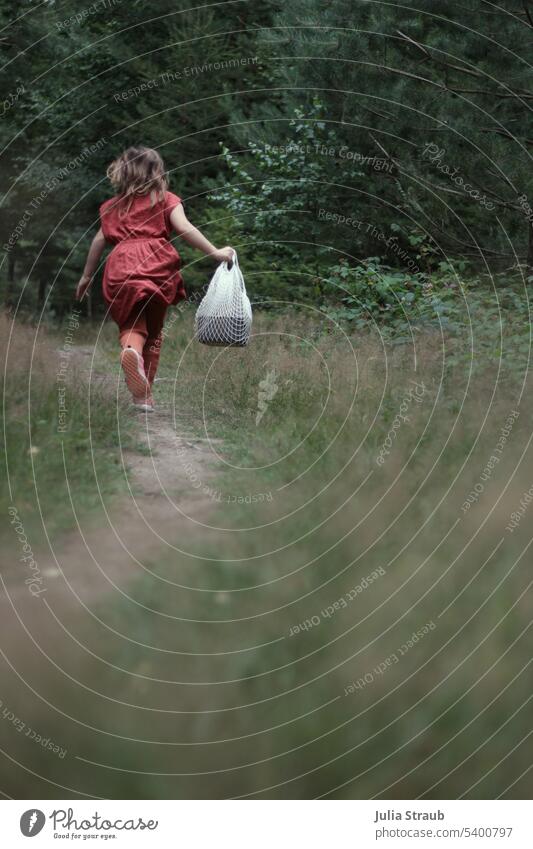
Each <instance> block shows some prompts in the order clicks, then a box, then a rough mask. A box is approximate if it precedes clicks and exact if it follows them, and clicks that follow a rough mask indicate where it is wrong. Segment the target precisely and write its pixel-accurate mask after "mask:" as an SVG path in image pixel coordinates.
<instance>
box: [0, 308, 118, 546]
mask: <svg viewBox="0 0 533 849" xmlns="http://www.w3.org/2000/svg"><path fill="white" fill-rule="evenodd" d="M1 323H2V327H1V332H2V338H3V340H4V351H3V357H2V359H3V362H4V363H5V365H6V377H5V379H3V381H2V396H3V399H4V410H5V417H4V425H3V427H4V429H3V434H4V438H5V444H4V451H3V452H2V468H1V469H0V476H1V481H2V484H1V487H2V489H1V502H2V510H3V511H4V512H5V511H6V510H7V508H8V506H9V505H10V504H14V505H15V506H16V507H17V509H18V511H19V513H20V514H21V516H22V515H23V520H24V524H25V527H26V529H27V530H28V531H31V530H33V531H34V532H36V533H37V532H38V531H39V529H40V528H41V525H42V524H44V525H45V526H46V528H47V530H48V531H49V532H50V533H55V532H58V531H64V530H66V529H68V528H70V527H73V526H74V525H75V522H76V517H75V513H74V510H75V511H76V512H79V513H80V514H82V513H87V512H90V511H91V510H94V509H95V508H96V507H97V506H98V505H99V504H100V497H101V495H102V496H106V495H110V496H112V495H114V494H118V493H119V492H125V491H126V487H125V486H124V485H123V481H122V478H121V476H120V475H117V471H118V470H119V469H120V453H119V447H120V445H122V447H127V446H128V445H129V444H130V443H131V440H132V434H131V426H130V424H129V423H128V417H127V416H124V415H123V412H124V410H125V406H124V403H123V402H122V401H119V402H118V404H117V401H116V399H115V398H114V397H113V395H112V392H110V390H109V388H107V387H104V385H103V382H102V380H101V378H96V379H95V378H94V376H93V379H92V380H90V379H89V375H88V373H87V369H88V364H89V363H90V357H89V358H88V360H87V365H86V361H85V360H84V359H83V358H82V359H80V358H79V357H77V356H76V353H75V352H74V353H71V354H70V356H69V357H68V358H67V359H64V360H62V359H61V357H60V354H59V349H60V348H61V347H62V346H63V345H64V337H65V332H63V333H61V332H60V331H57V332H55V333H47V332H46V331H45V330H44V329H43V328H41V329H39V330H38V329H37V328H35V327H32V326H31V325H21V324H18V323H17V324H15V325H14V327H13V330H12V324H11V321H10V319H9V318H8V317H7V316H2V318H1ZM76 341H78V340H76ZM62 363H66V367H65V368H64V370H63V371H62V372H61V371H60V370H61V366H62ZM58 375H59V376H58ZM119 422H120V428H119V427H118V423H119ZM99 490H100V492H99ZM100 494H101V495H100ZM71 499H72V502H73V504H72V503H71ZM73 506H74V510H73ZM4 534H5V535H6V537H7V538H8V539H9V538H10V537H8V534H10V531H9V530H7V532H6V531H5V530H4Z"/></svg>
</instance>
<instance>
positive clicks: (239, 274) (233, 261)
mask: <svg viewBox="0 0 533 849" xmlns="http://www.w3.org/2000/svg"><path fill="white" fill-rule="evenodd" d="M231 262H232V265H234V266H235V268H236V269H237V274H238V277H239V283H240V284H241V292H244V291H245V288H244V277H243V276H242V273H241V269H240V267H239V260H238V259H237V251H236V250H234V251H233V259H232V261H231ZM223 264H224V265H225V266H226V271H230V267H229V265H228V263H227V262H224V263H223Z"/></svg>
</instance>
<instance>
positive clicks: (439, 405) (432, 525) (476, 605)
mask: <svg viewBox="0 0 533 849" xmlns="http://www.w3.org/2000/svg"><path fill="white" fill-rule="evenodd" d="M255 331H256V336H255V338H254V340H253V342H252V344H251V346H250V348H249V349H247V350H244V351H241V350H234V349H232V350H219V349H212V350H211V349H203V348H200V347H199V346H197V345H194V344H189V343H190V338H191V317H190V316H189V315H187V314H185V315H184V317H182V318H179V319H178V320H177V321H176V322H175V323H174V324H173V325H172V327H171V328H169V333H168V338H167V340H166V349H165V354H164V362H163V366H162V371H161V377H162V378H163V380H162V381H161V382H160V383H159V384H158V385H157V395H158V398H159V401H160V402H166V403H169V404H170V405H171V410H172V412H173V415H174V416H175V419H174V421H175V426H176V429H177V432H178V434H179V433H180V428H184V427H185V425H187V428H191V427H192V428H194V429H196V431H197V433H198V434H200V435H202V434H203V437H204V438H213V440H214V441H213V450H214V451H217V452H218V451H220V452H221V456H220V460H219V461H218V462H219V463H220V462H221V463H222V466H221V467H220V466H219V468H220V469H221V470H220V471H219V472H218V475H217V477H216V478H215V479H214V480H213V479H210V480H208V481H203V480H202V478H201V472H200V473H199V476H198V474H197V475H196V478H195V479H194V478H193V475H194V474H195V472H194V469H193V471H192V472H190V474H191V488H193V487H197V486H198V481H199V482H200V486H202V487H205V498H206V499H207V500H209V501H210V502H211V504H212V514H211V518H210V521H209V524H208V525H206V524H205V522H204V523H203V524H195V523H194V522H192V521H191V522H190V523H189V525H188V531H187V534H186V535H185V536H184V535H183V534H181V535H180V536H179V537H178V536H177V538H176V539H174V540H171V542H172V543H173V544H174V545H175V547H176V548H175V550H174V551H173V552H172V555H169V551H168V547H163V546H162V547H161V551H160V553H159V556H157V554H155V555H154V558H153V561H152V562H151V563H150V567H151V568H152V569H153V570H154V571H155V572H156V574H157V575H158V578H159V580H154V579H143V580H142V581H140V582H138V583H136V584H135V585H134V586H132V587H131V588H130V596H131V599H129V600H128V599H124V598H123V599H121V600H118V599H116V598H113V599H109V601H107V602H105V603H104V602H103V603H102V605H101V606H100V608H99V611H98V615H99V617H100V620H101V622H102V623H103V624H102V625H101V626H100V627H99V628H98V629H96V630H95V631H94V632H91V633H90V634H85V635H84V637H83V640H82V642H83V643H85V642H87V643H88V644H90V646H91V651H92V652H93V653H94V654H93V655H92V656H90V655H88V654H87V652H86V651H83V650H81V649H80V651H79V653H77V654H76V663H75V664H74V665H75V667H76V678H77V679H78V680H79V681H81V682H82V686H81V687H80V685H79V684H75V683H73V682H72V681H67V680H66V679H64V678H63V679H62V678H61V677H59V680H58V678H57V676H56V677H54V681H53V686H52V684H50V686H49V687H47V686H46V685H44V693H43V694H44V695H45V696H49V697H50V699H51V701H52V703H53V704H55V705H60V707H61V709H62V711H64V712H65V713H67V714H68V715H69V716H71V717H75V721H73V720H66V719H65V718H62V720H61V722H60V723H56V732H55V733H56V736H60V737H61V740H62V741H63V745H66V746H68V748H69V751H70V752H72V753H75V755H76V757H77V758H79V759H75V758H73V757H70V756H69V758H68V759H67V760H65V761H62V762H59V761H57V762H56V763H52V764H51V765H50V763H49V762H48V761H47V763H46V768H47V777H48V778H49V779H51V780H52V781H56V782H59V783H61V785H62V786H63V787H65V786H66V787H68V788H71V792H72V793H73V794H74V795H76V794H77V793H79V794H83V793H92V794H96V795H102V796H110V797H113V796H114V797H139V798H142V797H163V798H196V797H208V798H218V797H228V796H257V797H259V798H296V797H300V798H301V797H305V798H309V797H315V796H320V795H323V794H328V795H331V796H333V797H337V798H342V797H347V798H368V797H371V796H382V797H389V798H413V797H417V796H424V797H427V798H449V797H452V798H455V797H458V796H461V795H463V794H464V795H466V796H468V797H472V798H478V797H495V796H497V795H500V794H503V795H506V796H508V797H517V798H523V797H526V796H527V795H528V794H529V793H530V792H531V778H530V773H529V772H528V771H527V770H528V767H529V761H530V757H529V752H528V747H527V746H524V745H522V744H521V743H522V741H523V740H525V739H526V735H527V734H528V733H529V730H530V711H529V709H528V705H529V700H530V698H531V673H530V669H529V663H530V658H531V651H530V647H529V639H528V635H529V631H528V628H529V625H530V621H531V610H530V601H529V596H528V587H529V582H530V575H529V571H530V570H529V569H528V560H527V557H528V555H527V549H526V546H527V543H528V541H529V536H530V535H529V531H528V525H529V524H530V519H529V516H528V515H527V514H526V516H525V518H524V519H523V520H522V521H521V522H520V523H519V525H518V526H517V527H516V529H514V530H513V532H510V531H508V530H506V526H507V525H508V522H509V517H510V514H511V513H512V512H514V511H516V509H517V506H518V505H519V503H520V499H521V498H522V495H523V493H524V491H525V490H527V489H529V487H530V486H531V483H532V480H531V473H530V469H529V464H528V463H527V462H525V461H524V457H527V454H526V455H524V454H523V452H524V450H525V449H526V448H527V445H528V443H529V437H530V419H531V401H530V397H529V393H528V392H527V391H524V388H525V386H526V387H527V385H528V384H527V380H528V377H527V372H526V371H525V369H524V372H523V374H521V375H520V374H519V373H518V372H517V370H516V369H515V370H514V371H513V373H512V374H507V373H506V374H502V373H499V372H498V369H497V368H493V367H492V366H489V367H488V368H485V369H484V370H479V369H478V370H476V372H475V374H474V375H473V374H471V373H470V371H469V369H468V367H467V368H465V367H464V363H463V361H462V360H461V359H458V358H457V357H455V358H454V360H453V361H452V363H451V364H449V363H448V361H447V354H448V353H449V348H450V345H449V342H448V340H447V339H446V338H445V337H443V336H441V335H439V334H436V333H435V334H432V333H427V334H418V335H415V336H413V338H412V339H411V340H410V341H408V342H407V343H405V344H403V345H394V344H393V343H392V342H387V343H385V342H384V341H383V340H382V339H381V338H380V336H379V334H378V333H377V331H376V332H372V331H369V332H368V333H365V334H361V335H359V336H353V335H351V336H347V335H345V333H344V331H342V330H341V328H339V327H336V326H334V325H331V324H327V323H326V324H325V323H324V322H323V321H322V320H318V319H317V317H316V316H315V315H306V314H305V313H296V312H291V313H288V314H286V315H273V316H258V317H257V319H256V324H255ZM476 333H477V334H482V333H483V328H482V327H481V328H476ZM469 344H470V340H468V339H465V345H464V351H465V352H467V351H468V346H469ZM453 352H454V354H456V353H457V343H456V342H454V343H453ZM269 375H270V376H269ZM524 380H525V381H526V384H524ZM265 381H266V382H267V384H269V386H270V387H272V385H275V386H276V387H277V390H276V392H275V393H273V392H272V389H271V388H270V389H268V387H267V390H266V394H267V395H268V396H271V397H270V399H269V400H268V401H267V403H266V410H265V411H264V413H263V415H262V417H260V420H259V421H257V413H258V408H259V392H261V391H263V392H265V383H264V382H265ZM416 387H418V390H417V389H416ZM417 392H418V394H417ZM512 411H516V412H518V414H519V415H518V417H517V418H514V419H513V423H512V426H511V427H510V430H509V428H508V430H509V433H508V435H507V436H506V438H505V442H504V443H503V445H502V450H501V453H499V454H498V455H497V456H498V461H497V462H495V463H494V464H493V467H492V469H491V470H490V473H488V474H487V472H486V471H484V470H486V468H487V462H488V460H489V458H490V457H491V456H495V452H496V446H497V445H498V440H500V439H501V436H502V432H501V429H502V428H504V427H505V425H506V422H507V421H508V419H509V416H510V415H511V414H512ZM399 414H401V418H400V419H399V418H398V417H399ZM398 422H399V423H398ZM221 436H222V437H224V439H225V444H224V445H223V446H221V444H220V442H218V441H216V440H217V439H219V438H220V437H221ZM387 452H388V453H387ZM378 458H381V460H379V459H378ZM214 459H216V458H214ZM176 463H177V464H178V463H180V459H179V457H178V456H177V457H176ZM483 476H484V477H483ZM481 481H483V491H482V495H481V496H479V497H478V499H477V500H474V501H473V502H472V503H471V504H469V506H468V508H466V507H465V502H466V500H467V498H468V495H469V493H470V492H471V491H472V490H473V489H474V488H475V487H476V485H478V484H479V483H480V482H481ZM478 488H479V487H478ZM254 496H256V497H255V498H254ZM260 496H263V497H260ZM267 496H268V497H267ZM530 509H531V508H530ZM413 634H414V635H415V636H413ZM70 651H72V648H70ZM78 661H79V662H78ZM72 665H73V661H72V658H71V662H70V668H72ZM87 688H90V689H87ZM47 722H48V725H47V727H48V728H51V729H53V728H54V711H53V710H51V711H50V713H49V715H48V717H47ZM43 764H44V756H43ZM34 769H35V771H36V772H39V771H40V770H39V764H38V763H37V764H35V765H34ZM23 790H25V791H26V792H27V794H28V795H30V796H31V795H33V796H37V795H40V796H41V797H42V796H46V795H52V796H53V795H54V793H57V789H56V788H54V787H53V786H50V785H47V784H45V783H44V782H42V781H40V780H38V779H33V778H29V777H28V776H27V775H24V776H22V775H21V776H17V777H16V778H14V779H13V780H12V783H11V792H13V793H15V794H16V793H20V792H21V791H23ZM64 792H65V791H64V790H63V791H62V793H64Z"/></svg>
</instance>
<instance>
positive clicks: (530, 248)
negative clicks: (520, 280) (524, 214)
mask: <svg viewBox="0 0 533 849" xmlns="http://www.w3.org/2000/svg"><path fill="white" fill-rule="evenodd" d="M528 224H529V227H528V230H529V238H528V242H527V260H526V265H527V271H528V274H533V221H529V222H528Z"/></svg>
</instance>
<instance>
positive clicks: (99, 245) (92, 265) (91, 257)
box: [76, 227, 106, 301]
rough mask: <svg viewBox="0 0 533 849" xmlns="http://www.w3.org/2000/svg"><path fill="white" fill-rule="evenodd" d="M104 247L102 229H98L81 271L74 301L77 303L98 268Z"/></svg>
mask: <svg viewBox="0 0 533 849" xmlns="http://www.w3.org/2000/svg"><path fill="white" fill-rule="evenodd" d="M105 245H106V241H105V238H104V234H103V233H102V228H101V227H100V229H99V230H98V233H97V234H96V236H95V237H94V239H93V240H92V242H91V247H90V248H89V253H88V254H87V260H86V262H85V268H84V269H83V274H82V275H81V278H80V282H79V283H78V286H77V289H76V299H77V300H78V301H81V299H82V298H83V296H84V295H85V292H86V291H87V289H88V288H89V286H90V285H91V283H92V282H93V276H94V272H95V271H96V269H97V268H98V263H99V262H100V257H101V256H102V253H103V251H104V248H105Z"/></svg>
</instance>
